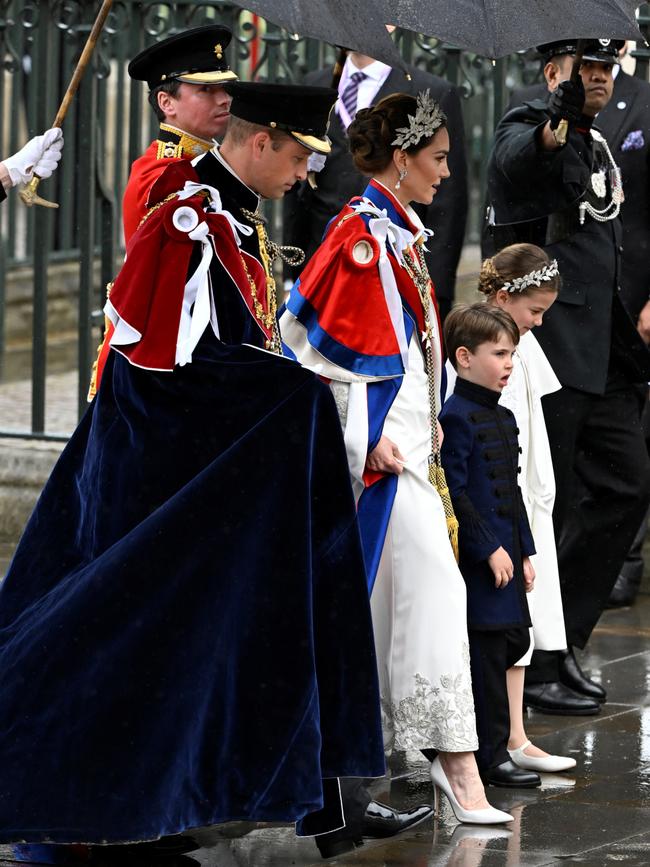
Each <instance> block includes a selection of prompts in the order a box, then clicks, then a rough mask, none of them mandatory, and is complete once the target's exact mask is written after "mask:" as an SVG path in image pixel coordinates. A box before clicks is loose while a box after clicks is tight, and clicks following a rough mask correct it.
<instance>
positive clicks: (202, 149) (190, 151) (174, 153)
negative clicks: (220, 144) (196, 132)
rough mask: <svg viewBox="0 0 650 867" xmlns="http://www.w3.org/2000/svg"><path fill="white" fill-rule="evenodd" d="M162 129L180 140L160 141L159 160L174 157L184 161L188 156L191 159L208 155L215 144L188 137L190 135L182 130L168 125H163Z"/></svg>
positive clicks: (157, 155) (157, 154)
mask: <svg viewBox="0 0 650 867" xmlns="http://www.w3.org/2000/svg"><path fill="white" fill-rule="evenodd" d="M160 129H161V130H162V131H163V132H169V133H171V134H172V135H173V136H175V137H176V138H177V139H178V141H177V142H174V141H164V140H163V139H158V151H157V153H156V158H157V159H159V160H162V159H170V158H173V157H177V158H181V159H182V157H184V156H186V155H187V156H189V157H198V156H200V155H201V154H205V153H207V152H208V151H209V150H210V148H211V147H212V144H213V143H212V142H211V141H206V140H205V139H202V138H195V137H194V136H191V135H188V133H186V132H184V131H183V130H182V129H177V128H176V127H174V126H170V125H169V124H167V123H161V124H160Z"/></svg>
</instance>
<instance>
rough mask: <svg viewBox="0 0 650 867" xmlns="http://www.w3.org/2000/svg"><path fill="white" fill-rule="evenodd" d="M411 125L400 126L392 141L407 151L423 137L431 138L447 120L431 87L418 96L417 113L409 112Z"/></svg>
mask: <svg viewBox="0 0 650 867" xmlns="http://www.w3.org/2000/svg"><path fill="white" fill-rule="evenodd" d="M408 119H409V125H408V126H400V127H398V128H397V129H396V130H395V132H396V133H398V135H397V136H396V138H395V140H394V141H392V142H391V144H392V145H396V146H397V147H399V148H401V149H402V150H403V151H405V150H406V149H407V148H410V147H412V146H413V145H416V144H417V143H418V142H419V141H420V139H421V138H431V137H432V136H433V134H434V133H435V131H436V130H437V129H439V128H440V127H441V126H442V125H443V123H444V122H445V120H446V117H445V113H444V112H443V110H442V109H441V108H440V106H439V105H438V103H437V102H436V101H435V100H434V99H432V98H431V94H430V93H429V89H428V88H427V90H425V91H420V93H418V96H417V108H416V111H415V115H412V114H409V116H408Z"/></svg>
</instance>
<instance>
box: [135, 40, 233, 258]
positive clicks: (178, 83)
mask: <svg viewBox="0 0 650 867" xmlns="http://www.w3.org/2000/svg"><path fill="white" fill-rule="evenodd" d="M231 39H232V32H231V31H230V29H229V28H228V27H225V26H223V25H221V24H210V25H206V26H204V27H196V28H194V29H192V30H187V31H184V32H183V33H176V34H174V35H173V36H170V37H169V38H168V39H163V40H162V42H157V43H155V44H154V45H151V46H150V47H149V48H145V50H144V51H141V52H140V54H138V55H137V57H134V58H133V60H132V61H131V63H130V64H129V75H130V76H131V78H134V79H135V80H136V81H146V82H147V84H148V86H149V103H150V105H151V107H152V109H153V110H154V112H155V114H156V117H157V118H158V120H159V121H160V130H159V133H158V138H157V139H156V140H155V141H153V142H152V143H151V144H150V145H149V147H148V148H147V150H146V151H145V153H144V154H143V155H142V156H141V157H140V158H139V159H137V160H136V161H135V162H134V163H133V166H132V167H131V174H130V176H129V180H128V183H127V185H126V189H125V191H124V200H123V213H124V236H125V239H126V241H127V243H128V241H129V240H130V238H131V235H133V233H134V232H135V230H136V229H137V228H138V225H139V224H140V221H141V220H142V218H143V217H144V215H145V213H146V201H147V196H148V194H149V190H150V189H151V187H152V186H153V183H154V182H155V180H156V178H158V177H159V176H160V175H161V174H162V172H163V171H164V169H165V168H166V167H167V165H168V164H169V162H171V161H173V160H179V159H193V158H194V157H196V156H199V155H200V154H203V153H205V152H206V151H208V150H209V149H210V148H211V147H212V144H213V140H214V139H216V138H221V137H222V136H223V134H224V133H225V131H226V127H227V125H228V118H229V116H230V115H229V106H230V97H229V96H228V93H227V92H226V89H225V87H224V85H225V84H227V83H228V82H231V81H235V80H236V79H237V76H236V75H235V73H234V72H233V71H232V69H230V67H229V65H228V60H227V58H226V49H227V48H228V45H229V44H230V40H231Z"/></svg>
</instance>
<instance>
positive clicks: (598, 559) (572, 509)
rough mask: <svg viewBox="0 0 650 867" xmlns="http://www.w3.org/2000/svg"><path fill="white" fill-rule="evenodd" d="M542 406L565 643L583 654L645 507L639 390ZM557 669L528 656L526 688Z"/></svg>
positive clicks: (619, 386)
mask: <svg viewBox="0 0 650 867" xmlns="http://www.w3.org/2000/svg"><path fill="white" fill-rule="evenodd" d="M543 406H544V418H545V420H546V429H547V431H548V438H549V442H550V445H551V454H552V457H553V469H554V472H555V486H556V496H555V509H554V511H553V522H554V525H555V538H556V543H557V549H558V564H559V569H560V585H561V588H562V604H563V606H564V622H565V625H566V632H567V643H568V644H569V645H571V646H577V647H584V646H585V644H586V643H587V640H588V638H589V636H590V635H591V632H592V630H593V628H594V626H595V625H596V623H597V622H598V618H599V617H600V615H601V613H602V611H603V610H604V608H605V606H606V604H607V600H608V598H609V594H610V593H611V590H612V587H613V586H614V583H615V581H616V578H617V577H618V574H619V570H620V568H621V566H622V564H623V561H624V560H625V556H626V554H627V552H628V550H629V547H630V545H631V544H632V540H633V539H634V536H635V534H636V532H637V530H638V529H639V525H640V523H641V520H642V518H643V515H644V513H645V510H646V509H647V507H648V501H649V500H650V464H649V461H648V452H647V449H646V445H645V440H644V437H643V431H642V428H641V422H640V416H641V409H642V406H643V387H639V386H634V385H630V384H627V383H625V382H624V381H623V380H622V378H621V377H619V378H618V379H614V378H612V379H610V381H608V384H607V388H606V391H605V394H604V395H592V394H586V393H584V392H581V391H577V390H575V389H572V388H566V387H565V388H562V390H561V391H558V392H555V393H554V394H549V395H547V396H546V397H545V398H544V399H543ZM557 663H558V655H557V653H554V652H544V651H541V652H540V651H535V653H534V654H533V660H532V663H531V665H530V666H529V668H528V671H527V673H526V679H527V681H528V682H529V683H535V682H540V681H550V680H557V679H558V672H557Z"/></svg>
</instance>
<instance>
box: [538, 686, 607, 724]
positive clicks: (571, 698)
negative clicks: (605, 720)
mask: <svg viewBox="0 0 650 867" xmlns="http://www.w3.org/2000/svg"><path fill="white" fill-rule="evenodd" d="M524 706H525V707H532V708H533V710H538V711H540V712H541V713H550V714H562V715H564V716H594V715H595V714H597V713H600V703H599V702H597V701H596V700H595V699H593V698H588V697H587V696H586V695H580V694H579V693H577V692H574V691H573V690H572V689H569V687H568V686H565V685H564V684H563V683H560V682H559V681H557V680H554V681H551V682H549V683H531V684H527V685H526V686H524Z"/></svg>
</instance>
